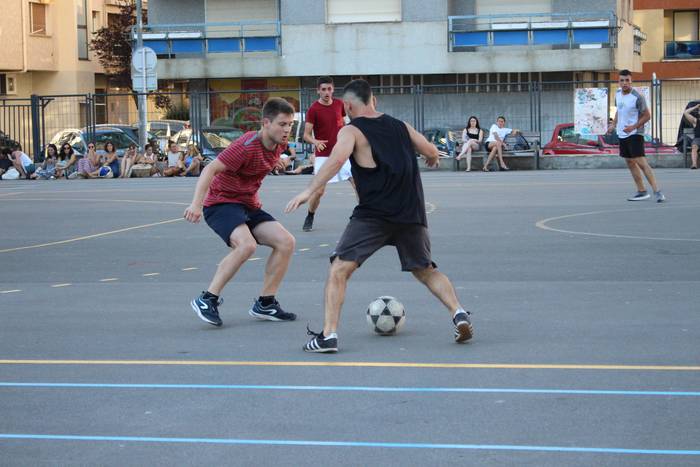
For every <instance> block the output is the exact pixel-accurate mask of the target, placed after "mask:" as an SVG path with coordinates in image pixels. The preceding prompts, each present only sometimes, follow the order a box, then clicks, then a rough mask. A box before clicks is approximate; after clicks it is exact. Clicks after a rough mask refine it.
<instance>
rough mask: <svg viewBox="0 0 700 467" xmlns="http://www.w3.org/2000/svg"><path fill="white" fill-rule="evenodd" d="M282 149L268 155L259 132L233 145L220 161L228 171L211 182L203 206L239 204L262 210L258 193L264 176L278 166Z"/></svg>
mask: <svg viewBox="0 0 700 467" xmlns="http://www.w3.org/2000/svg"><path fill="white" fill-rule="evenodd" d="M281 152H282V148H280V147H279V146H277V147H275V149H274V151H269V150H267V149H266V148H265V146H263V144H262V139H261V137H260V136H259V135H258V132H257V131H249V132H248V133H246V134H244V135H243V136H241V137H240V138H238V139H237V140H236V141H234V142H233V143H231V144H230V145H229V146H228V147H227V148H226V149H224V150H223V151H222V152H221V154H219V156H218V157H217V159H218V160H219V161H221V162H222V163H223V164H224V165H225V166H226V170H224V171H223V172H221V173H219V174H217V175H216V176H215V177H214V180H212V182H211V185H210V186H209V191H208V192H207V196H206V198H204V206H206V207H208V206H212V205H214V204H221V203H239V204H244V205H246V206H248V207H249V208H251V209H260V208H261V207H262V203H261V202H260V197H259V196H258V190H259V189H260V185H262V181H263V178H265V175H267V174H268V173H270V170H272V168H273V167H274V166H275V163H276V162H277V161H278V160H279V158H280V153H281Z"/></svg>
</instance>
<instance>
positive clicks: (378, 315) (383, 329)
mask: <svg viewBox="0 0 700 467" xmlns="http://www.w3.org/2000/svg"><path fill="white" fill-rule="evenodd" d="M405 321H406V310H404V308H403V305H402V304H401V302H400V301H398V300H396V299H395V298H394V297H389V296H382V297H379V298H377V299H376V300H374V301H373V302H372V303H370V304H369V307H367V324H369V326H370V327H371V328H372V330H373V331H374V332H376V333H377V334H381V335H382V336H389V335H391V334H396V333H397V332H398V330H399V329H400V328H401V326H403V323H404V322H405Z"/></svg>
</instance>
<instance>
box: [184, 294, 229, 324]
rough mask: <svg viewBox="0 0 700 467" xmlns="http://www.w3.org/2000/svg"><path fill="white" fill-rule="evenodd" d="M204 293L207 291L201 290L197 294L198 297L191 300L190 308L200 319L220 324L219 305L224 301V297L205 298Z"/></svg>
mask: <svg viewBox="0 0 700 467" xmlns="http://www.w3.org/2000/svg"><path fill="white" fill-rule="evenodd" d="M206 293H207V292H202V293H201V294H199V297H197V298H195V299H194V300H192V302H191V303H190V305H192V309H193V310H194V312H195V313H197V316H199V318H200V319H201V320H202V321H205V322H207V323H209V324H212V325H214V326H221V324H222V321H221V318H219V305H221V304H222V303H224V299H223V298H219V299H218V300H217V299H215V298H205V295H206Z"/></svg>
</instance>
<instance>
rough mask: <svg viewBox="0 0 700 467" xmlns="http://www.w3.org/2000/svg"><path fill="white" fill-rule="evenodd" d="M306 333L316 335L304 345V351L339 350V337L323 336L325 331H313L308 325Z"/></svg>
mask: <svg viewBox="0 0 700 467" xmlns="http://www.w3.org/2000/svg"><path fill="white" fill-rule="evenodd" d="M306 333H307V334H308V335H310V336H314V337H313V338H312V339H311V340H310V341H309V342H307V343H306V345H304V352H316V353H331V352H337V351H338V338H337V337H323V332H318V333H317V332H313V331H312V330H311V329H309V327H308V326H306Z"/></svg>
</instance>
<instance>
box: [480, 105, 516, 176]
mask: <svg viewBox="0 0 700 467" xmlns="http://www.w3.org/2000/svg"><path fill="white" fill-rule="evenodd" d="M505 126H506V118H505V117H504V116H500V117H498V118H497V119H496V123H494V124H493V125H491V128H490V129H489V136H488V138H486V150H487V151H489V157H488V159H486V162H485V163H484V169H483V170H484V172H488V171H489V164H490V163H491V161H492V160H493V159H494V157H498V163H499V164H500V166H501V170H510V169H509V168H508V167H507V166H506V163H505V162H503V148H504V146H505V139H506V136H508V135H510V134H514V135H515V134H518V133H520V131H519V130H513V129H511V128H506V127H505Z"/></svg>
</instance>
